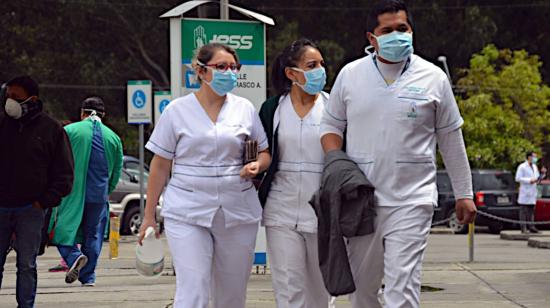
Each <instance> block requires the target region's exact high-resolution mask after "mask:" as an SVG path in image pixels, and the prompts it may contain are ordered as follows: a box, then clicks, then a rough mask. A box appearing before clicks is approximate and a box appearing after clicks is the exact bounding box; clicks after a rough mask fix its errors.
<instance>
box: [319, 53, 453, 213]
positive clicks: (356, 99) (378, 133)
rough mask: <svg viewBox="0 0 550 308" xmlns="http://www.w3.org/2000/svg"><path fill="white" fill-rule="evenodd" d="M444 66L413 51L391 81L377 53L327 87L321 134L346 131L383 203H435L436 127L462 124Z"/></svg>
mask: <svg viewBox="0 0 550 308" xmlns="http://www.w3.org/2000/svg"><path fill="white" fill-rule="evenodd" d="M463 122H464V121H463V120H462V117H461V116H460V113H459V111H458V106H457V104H456V101H455V98H454V95H453V92H452V89H451V85H450V83H449V81H448V79H447V76H446V75H445V73H443V71H442V70H441V69H439V68H438V67H436V66H435V65H433V64H432V63H429V62H427V61H426V60H424V59H422V58H420V57H418V56H416V55H412V56H411V57H410V62H409V63H408V65H407V66H406V70H405V71H404V72H403V74H402V75H401V76H400V77H399V78H398V79H397V80H396V81H395V82H394V83H393V84H391V85H387V84H386V82H385V81H384V78H383V77H382V76H381V74H380V72H379V71H378V69H377V66H376V64H375V61H374V59H373V56H372V55H369V56H366V57H364V58H361V59H359V60H356V61H354V62H352V63H350V64H348V65H346V66H345V67H344V68H343V69H342V71H341V72H340V73H339V75H338V77H337V79H336V82H335V84H334V87H333V88H332V91H331V93H330V98H329V103H328V105H327V107H326V108H325V114H324V116H323V121H322V124H321V135H324V134H327V133H335V134H337V135H340V136H343V131H344V129H345V128H346V127H347V150H346V152H347V154H348V155H349V156H350V158H351V159H353V160H354V161H355V162H356V163H357V164H358V165H359V167H360V168H361V170H362V171H363V172H364V173H365V175H366V177H367V178H368V180H369V181H370V182H371V183H372V184H373V185H374V187H375V189H376V192H375V195H376V198H377V202H378V205H381V206H400V205H418V204H437V187H436V181H435V179H436V133H437V132H440V133H445V132H450V131H452V130H455V129H458V128H460V127H461V126H462V124H463Z"/></svg>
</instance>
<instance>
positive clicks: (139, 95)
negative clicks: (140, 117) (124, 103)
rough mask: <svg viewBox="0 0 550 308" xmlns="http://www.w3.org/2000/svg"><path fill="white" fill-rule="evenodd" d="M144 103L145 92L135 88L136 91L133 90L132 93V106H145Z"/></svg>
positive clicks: (139, 107)
mask: <svg viewBox="0 0 550 308" xmlns="http://www.w3.org/2000/svg"><path fill="white" fill-rule="evenodd" d="M145 103H146V97H145V93H144V92H143V91H141V90H137V91H136V92H134V95H132V104H133V105H134V107H136V108H138V109H141V108H143V107H144V106H145Z"/></svg>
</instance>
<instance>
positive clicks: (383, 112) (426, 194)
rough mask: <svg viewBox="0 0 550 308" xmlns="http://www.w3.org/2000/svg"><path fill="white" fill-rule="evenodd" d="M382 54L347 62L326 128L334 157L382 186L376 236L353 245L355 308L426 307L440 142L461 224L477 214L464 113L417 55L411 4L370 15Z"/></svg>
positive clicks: (388, 1) (441, 76)
mask: <svg viewBox="0 0 550 308" xmlns="http://www.w3.org/2000/svg"><path fill="white" fill-rule="evenodd" d="M369 13H370V14H369V19H368V22H367V27H368V29H367V31H368V32H367V37H368V39H369V42H370V44H371V45H372V46H373V47H374V50H375V51H376V52H375V53H374V54H371V55H368V56H366V57H363V58H361V59H358V60H356V61H354V62H352V63H350V64H348V65H346V66H345V67H344V68H343V69H342V70H341V71H340V73H339V75H338V77H337V79H336V82H335V83H334V86H333V88H332V91H331V93H330V98H329V102H328V104H327V106H326V108H325V112H324V115H323V120H322V122H321V136H322V137H321V143H322V145H323V148H324V150H325V152H329V151H333V150H340V149H341V148H342V144H343V137H344V131H345V132H346V153H347V155H348V156H349V157H350V158H351V159H352V160H353V161H355V162H356V163H357V165H358V166H359V168H361V170H362V171H363V173H364V174H365V176H366V177H367V179H368V180H369V181H370V182H371V183H372V184H373V185H374V187H375V189H376V191H375V196H376V199H377V205H376V207H375V211H376V214H377V216H376V218H375V232H374V233H373V234H370V235H366V236H360V237H352V238H349V239H348V256H349V261H350V266H351V269H352V272H353V277H354V282H355V285H356V288H357V290H356V291H355V292H354V293H353V294H352V295H351V297H350V298H351V302H352V307H353V308H378V307H382V306H381V304H380V302H379V301H378V296H377V295H378V294H377V293H378V292H377V291H378V289H379V288H380V286H381V284H382V278H384V283H385V289H384V302H385V307H388V308H397V307H399V308H408V307H420V277H421V268H422V259H423V255H424V250H425V248H426V245H427V239H428V235H429V232H430V227H431V221H432V215H433V207H434V205H436V204H437V195H438V194H437V186H436V146H439V150H440V152H441V154H442V157H443V160H444V162H445V165H446V168H447V171H448V174H449V176H450V178H451V182H452V185H453V190H454V194H455V199H456V200H457V201H456V215H457V217H458V219H459V220H460V223H462V224H467V223H470V222H472V221H473V220H474V218H475V212H476V208H475V204H474V203H473V200H472V198H473V192H472V178H471V172H470V166H469V164H468V158H467V155H466V150H465V146H464V140H463V138H462V132H461V129H460V128H461V126H462V124H463V122H464V121H463V120H462V117H461V116H460V113H459V111H458V106H457V104H456V101H455V98H454V95H453V92H452V89H451V85H450V83H449V80H448V79H447V76H446V75H445V73H443V71H442V70H441V69H439V68H438V67H436V66H435V65H433V64H431V63H429V62H428V61H426V60H424V59H422V58H420V57H419V56H417V55H415V54H413V44H412V39H413V34H412V30H413V28H412V18H411V16H410V13H409V11H408V10H407V7H406V5H405V3H404V2H403V1H400V0H384V1H380V3H379V4H377V5H375V6H374V7H373V8H372V9H371V10H370V12H369Z"/></svg>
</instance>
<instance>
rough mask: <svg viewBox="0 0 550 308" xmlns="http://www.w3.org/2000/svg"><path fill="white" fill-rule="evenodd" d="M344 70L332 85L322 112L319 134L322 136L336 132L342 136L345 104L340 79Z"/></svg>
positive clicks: (345, 117)
mask: <svg viewBox="0 0 550 308" xmlns="http://www.w3.org/2000/svg"><path fill="white" fill-rule="evenodd" d="M343 75H344V71H342V72H340V74H338V77H336V81H335V82H334V86H333V87H332V90H331V91H330V96H329V99H328V103H327V105H326V106H325V110H324V112H323V118H322V120H321V128H320V135H321V137H323V136H324V135H326V134H336V135H338V136H340V137H341V138H344V130H345V129H346V126H347V116H346V104H345V102H344V98H343V95H342V91H343V89H342V82H343V81H342V80H343V79H344V77H343Z"/></svg>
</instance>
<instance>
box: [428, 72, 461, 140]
mask: <svg viewBox="0 0 550 308" xmlns="http://www.w3.org/2000/svg"><path fill="white" fill-rule="evenodd" d="M441 78H443V80H441V90H440V95H441V96H440V101H439V105H438V106H437V109H436V112H435V129H436V132H437V133H441V134H445V133H448V132H451V131H453V130H456V129H457V128H460V127H461V126H462V124H464V120H463V119H462V117H461V116H460V111H459V110H458V105H457V103H456V99H455V96H454V94H453V89H452V88H451V84H450V83H449V80H448V79H447V77H446V76H445V75H442V77H441Z"/></svg>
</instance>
